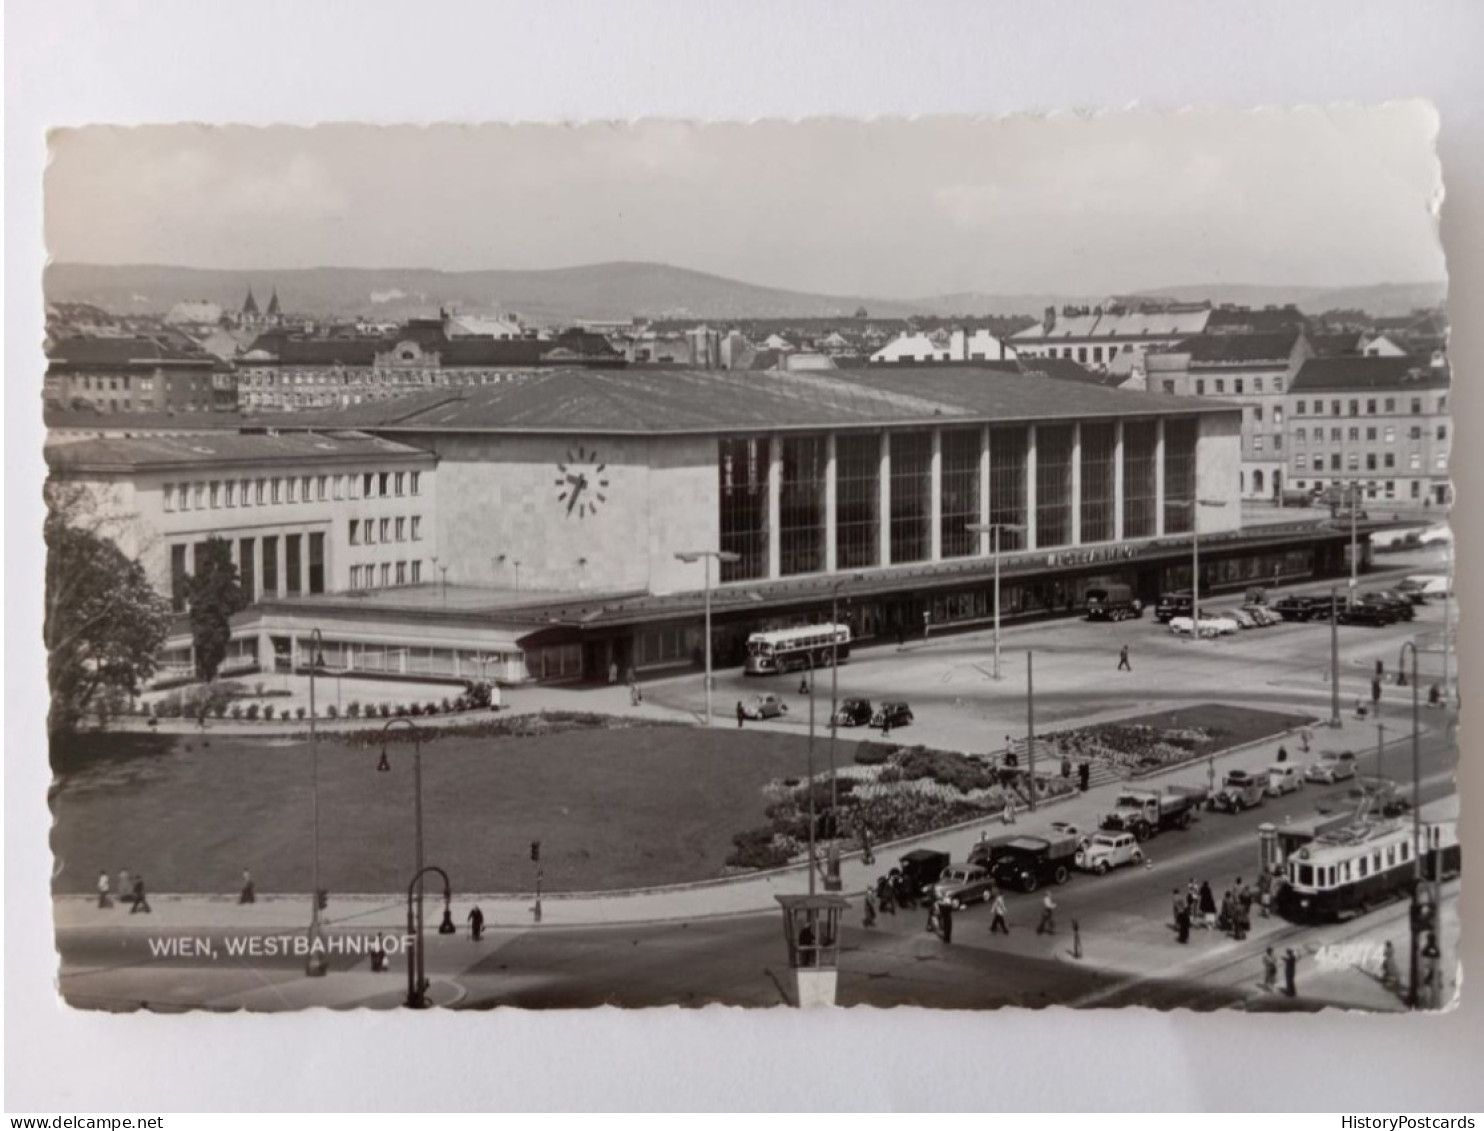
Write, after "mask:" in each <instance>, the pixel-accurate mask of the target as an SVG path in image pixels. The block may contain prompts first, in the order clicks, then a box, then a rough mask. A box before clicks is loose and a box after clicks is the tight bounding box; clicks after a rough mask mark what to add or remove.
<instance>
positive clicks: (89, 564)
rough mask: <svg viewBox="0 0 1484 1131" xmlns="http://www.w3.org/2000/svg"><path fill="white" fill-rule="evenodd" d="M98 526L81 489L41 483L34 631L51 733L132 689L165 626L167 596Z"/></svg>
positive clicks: (149, 671)
mask: <svg viewBox="0 0 1484 1131" xmlns="http://www.w3.org/2000/svg"><path fill="white" fill-rule="evenodd" d="M103 529H104V523H103V522H102V521H100V520H99V519H98V518H97V517H96V514H95V513H94V511H93V509H92V507H91V505H90V499H89V496H88V495H87V493H86V491H85V490H82V489H80V488H69V487H59V486H56V485H49V487H48V490H47V517H46V525H45V528H44V531H43V533H44V536H45V540H46V613H45V620H44V623H43V626H42V635H43V637H44V640H45V643H46V650H47V679H48V682H49V684H50V686H51V693H52V700H51V709H50V710H49V712H48V714H47V730H48V732H49V733H50V734H52V735H54V736H55V735H57V734H60V733H64V732H66V731H69V730H72V729H74V728H75V727H76V726H77V724H78V722H79V721H80V720H81V719H82V717H83V715H84V714H86V712H87V711H88V710H89V709H90V708H91V707H93V706H95V705H101V704H102V703H105V702H106V701H107V699H108V698H110V697H112V696H115V695H120V694H123V695H136V694H138V692H139V688H140V685H141V684H143V683H144V682H145V681H146V680H148V679H149V678H150V677H151V676H152V675H154V673H155V668H156V656H157V654H158V653H159V651H160V649H161V647H163V646H164V643H165V638H166V636H167V635H168V633H169V630H170V603H169V601H167V600H166V599H165V598H164V597H162V596H161V595H160V594H159V593H157V592H156V591H155V589H154V587H153V586H152V585H151V584H150V583H149V577H148V576H147V575H146V573H145V571H144V567H143V566H142V565H140V564H139V562H137V561H135V560H133V559H131V558H129V557H128V556H127V555H126V554H125V553H124V552H123V551H122V550H120V549H119V547H118V546H117V544H115V543H114V542H113V540H112V539H110V538H108V537H107V536H106V535H105V534H104V533H103V532H102V531H103Z"/></svg>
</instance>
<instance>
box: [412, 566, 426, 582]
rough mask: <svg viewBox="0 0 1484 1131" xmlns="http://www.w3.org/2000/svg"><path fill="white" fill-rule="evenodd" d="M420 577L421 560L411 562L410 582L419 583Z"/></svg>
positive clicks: (421, 577)
mask: <svg viewBox="0 0 1484 1131" xmlns="http://www.w3.org/2000/svg"><path fill="white" fill-rule="evenodd" d="M422 579H423V563H422V562H413V563H412V584H414V585H417V584H419V583H420V582H421V581H422Z"/></svg>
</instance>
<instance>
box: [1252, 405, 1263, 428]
mask: <svg viewBox="0 0 1484 1131" xmlns="http://www.w3.org/2000/svg"><path fill="white" fill-rule="evenodd" d="M1252 419H1253V420H1255V421H1257V422H1258V423H1259V424H1260V423H1262V405H1260V404H1255V405H1253V406H1252Z"/></svg>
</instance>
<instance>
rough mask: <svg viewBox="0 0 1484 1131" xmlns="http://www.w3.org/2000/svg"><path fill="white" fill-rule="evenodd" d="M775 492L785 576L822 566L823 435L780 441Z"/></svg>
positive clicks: (811, 570)
mask: <svg viewBox="0 0 1484 1131" xmlns="http://www.w3.org/2000/svg"><path fill="white" fill-rule="evenodd" d="M781 446H782V451H781V453H780V454H781V456H782V460H781V462H782V477H781V480H780V482H779V492H778V496H779V498H778V551H779V552H778V562H779V565H778V568H779V570H780V572H782V573H783V574H784V575H785V576H788V575H790V574H799V573H818V572H820V571H821V570H823V569H824V537H825V528H824V510H825V499H824V488H825V482H824V473H825V439H824V437H823V436H789V437H785V438H784V440H783V442H782V445H781Z"/></svg>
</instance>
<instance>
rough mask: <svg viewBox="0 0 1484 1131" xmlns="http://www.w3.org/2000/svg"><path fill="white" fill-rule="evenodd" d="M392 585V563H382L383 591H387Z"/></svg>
mask: <svg viewBox="0 0 1484 1131" xmlns="http://www.w3.org/2000/svg"><path fill="white" fill-rule="evenodd" d="M391 583H392V563H391V562H382V563H381V587H382V588H383V589H385V588H386V587H387V586H388V585H390V584H391Z"/></svg>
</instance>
